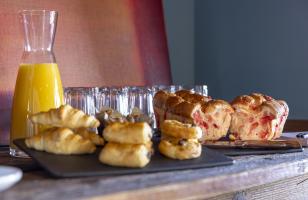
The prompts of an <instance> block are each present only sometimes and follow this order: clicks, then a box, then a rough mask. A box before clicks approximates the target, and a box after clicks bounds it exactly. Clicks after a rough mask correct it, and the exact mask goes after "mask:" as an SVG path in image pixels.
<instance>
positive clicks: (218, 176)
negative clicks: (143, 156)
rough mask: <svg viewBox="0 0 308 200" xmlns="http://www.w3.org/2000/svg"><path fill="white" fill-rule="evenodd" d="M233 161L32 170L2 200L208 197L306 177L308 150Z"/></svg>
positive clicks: (2, 196)
mask: <svg viewBox="0 0 308 200" xmlns="http://www.w3.org/2000/svg"><path fill="white" fill-rule="evenodd" d="M234 158H235V159H236V163H235V164H234V165H233V166H228V167H214V168H208V169H196V170H184V171H173V172H164V173H149V174H142V175H130V176H113V177H91V178H77V179H52V178H50V177H47V176H46V174H41V175H43V178H38V177H41V175H40V174H39V173H38V172H36V173H32V172H31V173H29V172H28V173H25V177H24V178H23V180H22V181H21V182H20V183H18V184H17V185H15V186H14V187H12V188H11V189H9V190H7V191H5V192H2V193H0V199H51V198H56V199H59V200H60V199H80V198H92V199H99V198H101V197H104V199H204V198H210V197H214V196H217V195H222V194H226V193H231V192H235V191H242V190H246V189H249V188H252V187H256V186H260V185H264V184H269V183H273V182H275V181H280V180H283V179H288V178H292V177H296V176H300V175H304V174H307V173H308V152H307V151H304V152H302V153H291V154H275V155H264V156H241V157H234ZM33 176H34V177H33Z"/></svg>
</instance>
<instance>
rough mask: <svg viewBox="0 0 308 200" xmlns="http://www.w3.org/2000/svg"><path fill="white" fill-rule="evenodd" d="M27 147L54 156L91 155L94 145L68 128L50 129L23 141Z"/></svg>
mask: <svg viewBox="0 0 308 200" xmlns="http://www.w3.org/2000/svg"><path fill="white" fill-rule="evenodd" d="M25 142H26V145H27V147H29V148H33V149H36V150H39V151H46V152H49V153H54V154H63V155H70V154H86V153H93V152H94V151H95V149H96V147H95V145H94V144H93V143H92V142H91V141H90V140H88V139H85V138H83V137H82V136H80V135H78V134H75V133H74V132H73V131H72V130H71V129H69V128H51V129H48V130H46V131H45V132H42V133H39V134H37V135H34V136H32V137H30V138H27V139H26V140H25Z"/></svg>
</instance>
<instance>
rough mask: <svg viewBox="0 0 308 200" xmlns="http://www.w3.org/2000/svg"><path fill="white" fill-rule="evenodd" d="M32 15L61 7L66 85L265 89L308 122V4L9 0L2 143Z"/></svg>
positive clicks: (222, 92) (0, 64) (301, 0)
mask: <svg viewBox="0 0 308 200" xmlns="http://www.w3.org/2000/svg"><path fill="white" fill-rule="evenodd" d="M24 9H49V10H57V11H59V18H58V27H57V33H56V38H55V47H54V50H55V55H56V58H57V63H58V65H59V69H60V73H61V77H62V82H63V86H64V87H71V86H83V87H84V86H111V85H113V86H121V85H153V84H171V83H172V82H173V84H184V85H192V84H207V85H208V89H209V95H210V96H212V97H214V98H221V99H225V100H232V99H233V98H234V97H236V96H238V95H242V94H249V93H251V92H261V93H265V94H268V95H270V96H273V97H274V98H278V99H279V98H281V99H284V100H286V101H287V102H288V104H289V106H290V116H289V118H291V119H305V118H306V119H307V118H308V106H306V102H308V94H307V92H306V88H307V87H306V86H307V85H308V80H307V78H306V76H307V74H308V12H307V10H308V1H305V0H296V1H291V0H270V1H268V0H249V1H247V0H232V1H230V0H87V1H84V0H45V1H41V0H2V1H0V24H1V29H0V71H1V73H0V143H6V142H7V140H8V135H9V127H10V114H11V104H12V96H13V91H14V86H15V80H16V77H17V71H18V66H19V64H20V58H21V55H22V51H23V38H24V37H23V33H22V30H21V26H20V23H19V20H18V11H20V10H24Z"/></svg>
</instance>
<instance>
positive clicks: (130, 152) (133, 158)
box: [99, 142, 152, 168]
mask: <svg viewBox="0 0 308 200" xmlns="http://www.w3.org/2000/svg"><path fill="white" fill-rule="evenodd" d="M151 155H152V143H151V142H148V143H147V144H120V143H114V142H108V143H107V144H106V145H105V147H104V148H103V150H102V151H101V153H100V155H99V160H100V161H101V162H102V163H104V164H107V165H111V166H119V167H140V168H141V167H145V166H146V165H147V164H148V163H149V162H150V158H151Z"/></svg>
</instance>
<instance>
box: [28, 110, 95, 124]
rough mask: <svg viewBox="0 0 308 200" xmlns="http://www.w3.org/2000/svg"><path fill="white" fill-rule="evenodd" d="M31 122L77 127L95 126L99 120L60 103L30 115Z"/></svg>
mask: <svg viewBox="0 0 308 200" xmlns="http://www.w3.org/2000/svg"><path fill="white" fill-rule="evenodd" d="M30 119H31V121H32V122H33V123H37V124H41V125H49V126H53V127H66V128H71V129H77V128H96V127H98V126H99V121H98V120H97V119H96V118H95V117H92V116H89V115H87V114H85V113H84V112H83V111H81V110H78V109H75V108H73V107H71V106H69V105H62V106H60V107H59V108H56V109H50V110H49V111H47V112H39V113H36V114H34V115H32V116H31V117H30Z"/></svg>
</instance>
